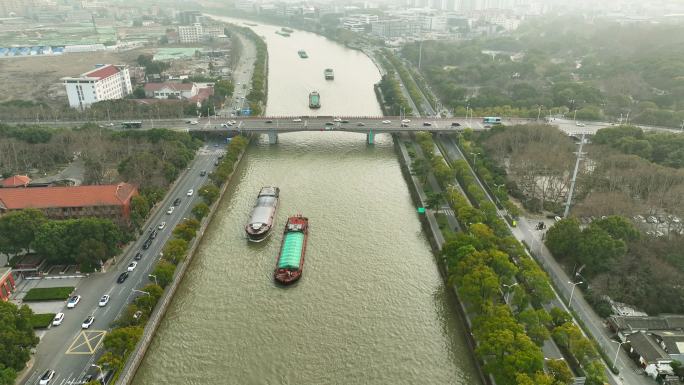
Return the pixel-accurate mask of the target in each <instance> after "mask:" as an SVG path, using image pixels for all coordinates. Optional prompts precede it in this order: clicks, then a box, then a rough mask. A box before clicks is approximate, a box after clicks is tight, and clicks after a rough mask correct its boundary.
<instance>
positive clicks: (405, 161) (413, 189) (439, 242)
mask: <svg viewBox="0 0 684 385" xmlns="http://www.w3.org/2000/svg"><path fill="white" fill-rule="evenodd" d="M404 140H411V139H409V138H408V137H406V136H400V135H394V146H395V148H396V149H397V152H398V154H399V162H400V164H401V171H402V173H403V174H404V177H406V179H407V183H408V185H409V191H410V193H411V197H412V198H413V201H414V202H415V203H416V205H418V206H420V207H425V202H426V201H427V196H426V194H425V191H423V188H422V187H421V185H420V181H418V179H417V178H416V177H415V176H414V175H412V174H411V170H410V165H411V157H410V156H409V154H408V150H407V149H406V146H405V145H404ZM414 143H415V142H414ZM415 144H416V145H418V144H417V143H415ZM420 221H421V223H422V224H423V228H424V229H425V231H426V232H427V235H428V238H429V239H430V244H431V245H432V247H433V250H434V252H435V254H436V258H435V259H436V261H437V264H438V267H439V271H440V273H441V274H442V277H443V278H444V281H445V284H446V285H448V283H447V279H448V275H447V266H446V263H444V261H443V260H442V258H441V251H442V247H443V245H444V243H445V239H444V236H443V235H442V231H441V230H440V229H439V225H438V223H437V219H436V218H435V215H434V213H433V212H432V210H429V209H426V210H425V215H421V216H420ZM451 288H452V289H453V293H454V296H455V298H456V302H458V306H457V309H458V316H459V318H460V319H461V323H462V324H463V325H464V326H465V328H464V330H465V331H466V334H465V337H466V341H468V347H469V348H470V352H471V354H472V355H473V360H474V361H475V363H476V365H475V367H476V368H477V373H478V375H479V377H480V381H481V383H482V384H492V381H493V379H492V378H491V376H487V375H485V373H484V371H483V370H482V362H480V361H479V360H477V359H476V358H475V348H476V347H477V344H476V342H475V339H474V338H473V333H472V322H471V320H470V317H468V311H467V309H466V308H465V306H464V305H463V302H462V301H461V299H460V298H459V297H458V292H457V291H456V287H455V286H452V287H451Z"/></svg>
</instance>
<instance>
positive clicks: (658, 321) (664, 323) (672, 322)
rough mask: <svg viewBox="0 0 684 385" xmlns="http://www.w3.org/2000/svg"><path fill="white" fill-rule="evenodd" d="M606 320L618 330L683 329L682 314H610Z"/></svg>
mask: <svg viewBox="0 0 684 385" xmlns="http://www.w3.org/2000/svg"><path fill="white" fill-rule="evenodd" d="M608 322H609V323H610V324H611V325H612V326H613V327H614V328H615V329H617V330H619V331H627V332H629V331H638V330H684V315H674V314H670V315H660V316H655V317H648V316H615V315H613V316H610V317H608Z"/></svg>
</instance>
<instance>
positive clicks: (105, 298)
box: [98, 294, 109, 307]
mask: <svg viewBox="0 0 684 385" xmlns="http://www.w3.org/2000/svg"><path fill="white" fill-rule="evenodd" d="M108 303H109V295H107V294H105V295H103V296H102V298H100V302H99V303H98V306H100V307H102V306H106V305H107V304H108Z"/></svg>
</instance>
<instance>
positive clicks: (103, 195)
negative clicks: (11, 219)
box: [0, 183, 136, 210]
mask: <svg viewBox="0 0 684 385" xmlns="http://www.w3.org/2000/svg"><path fill="white" fill-rule="evenodd" d="M135 192H136V188H135V186H133V185H132V184H129V183H119V184H114V185H104V186H75V187H27V188H13V189H0V209H5V210H21V209H26V208H35V209H46V208H52V207H90V206H118V205H122V204H123V203H124V202H126V201H128V200H129V199H130V198H131V197H132V196H133V195H134V194H135Z"/></svg>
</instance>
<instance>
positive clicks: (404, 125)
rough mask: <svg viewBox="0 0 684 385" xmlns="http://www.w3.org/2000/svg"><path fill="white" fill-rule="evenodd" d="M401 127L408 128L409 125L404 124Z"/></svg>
mask: <svg viewBox="0 0 684 385" xmlns="http://www.w3.org/2000/svg"><path fill="white" fill-rule="evenodd" d="M401 126H402V127H408V126H409V125H408V124H406V123H402V124H401Z"/></svg>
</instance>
